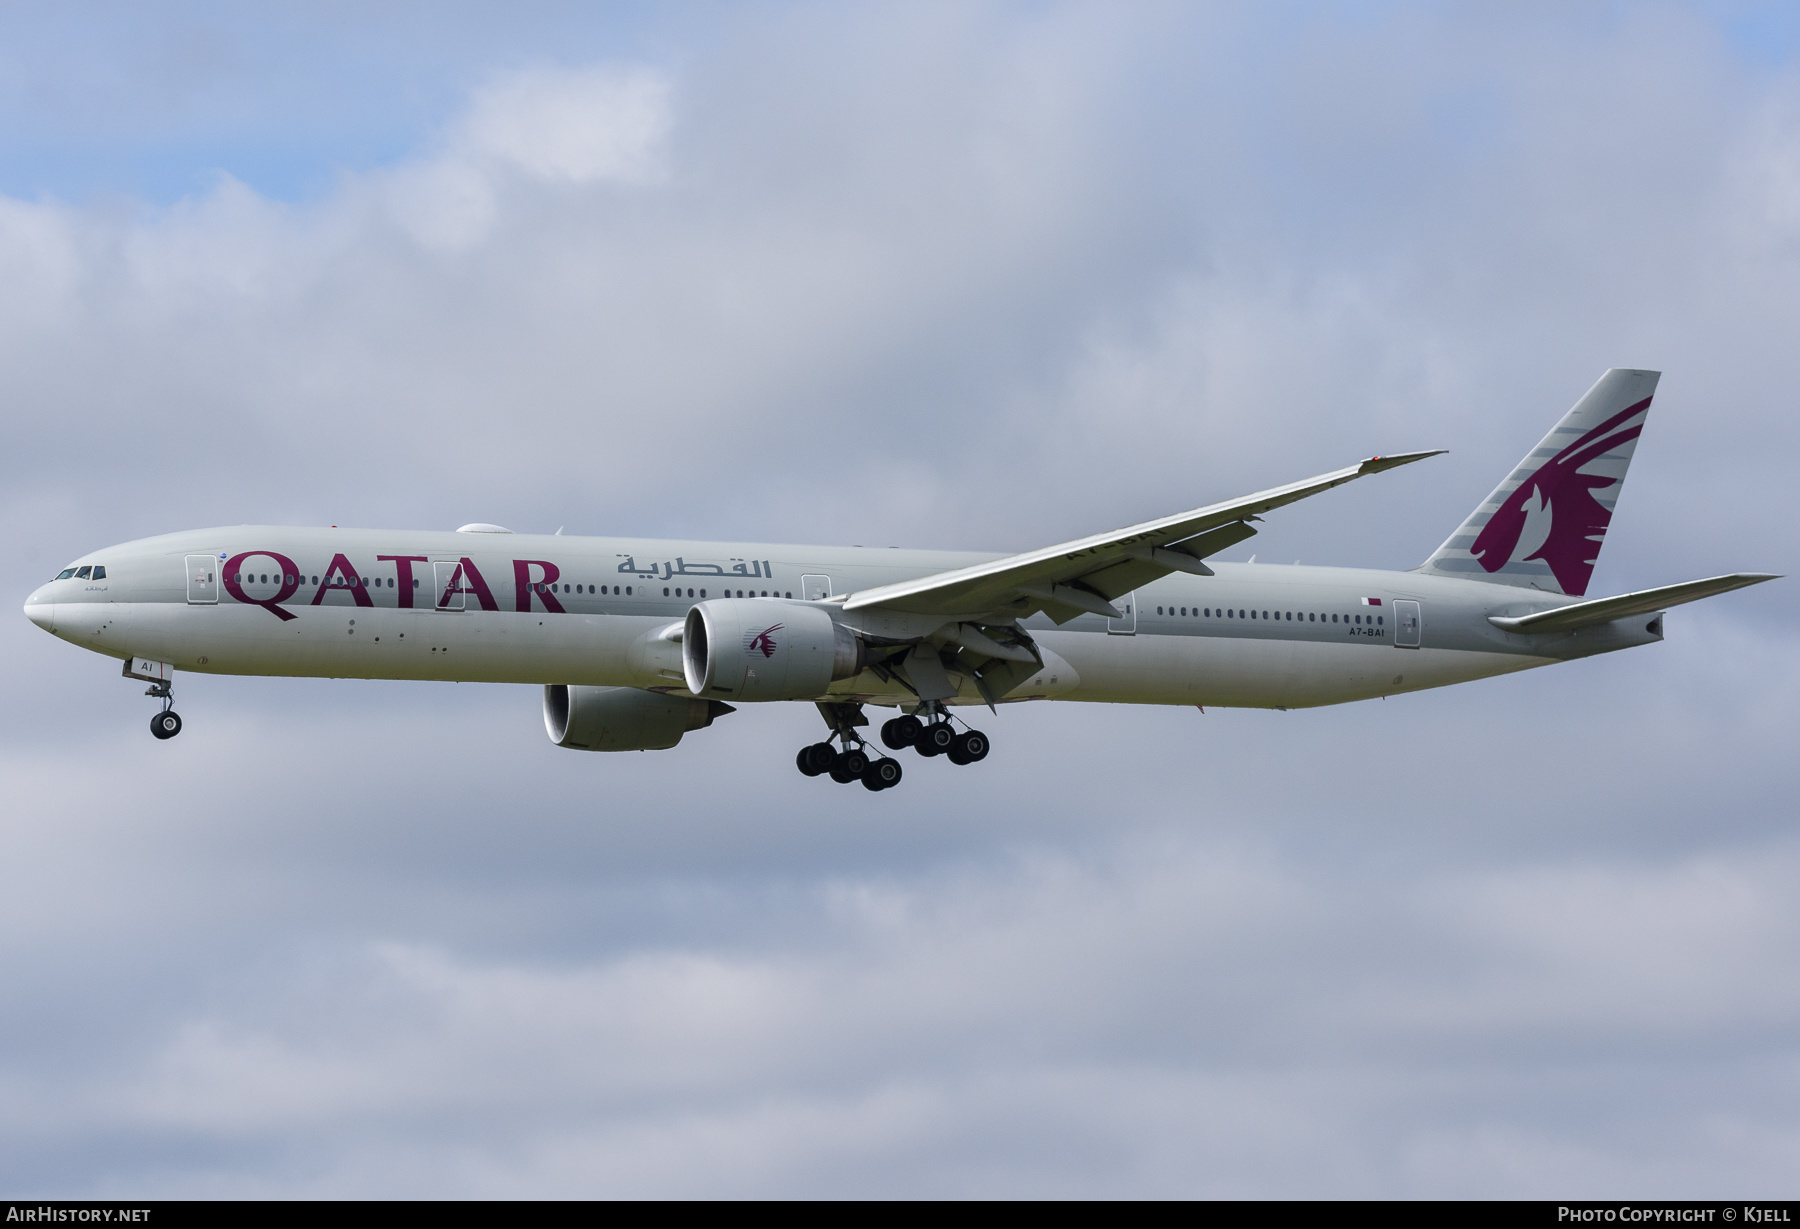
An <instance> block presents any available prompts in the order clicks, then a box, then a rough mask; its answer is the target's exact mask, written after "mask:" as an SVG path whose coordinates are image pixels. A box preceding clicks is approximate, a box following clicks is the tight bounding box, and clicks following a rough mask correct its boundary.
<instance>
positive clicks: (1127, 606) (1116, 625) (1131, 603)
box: [1106, 590, 1137, 636]
mask: <svg viewBox="0 0 1800 1229" xmlns="http://www.w3.org/2000/svg"><path fill="white" fill-rule="evenodd" d="M1112 604H1113V605H1114V606H1116V607H1118V608H1119V609H1120V610H1122V611H1124V612H1125V614H1124V616H1123V617H1122V618H1117V619H1108V620H1107V621H1106V631H1107V634H1109V635H1113V636H1135V635H1137V592H1136V591H1135V590H1133V591H1132V592H1130V593H1124V594H1120V595H1119V596H1118V597H1115V598H1114V599H1113V600H1112Z"/></svg>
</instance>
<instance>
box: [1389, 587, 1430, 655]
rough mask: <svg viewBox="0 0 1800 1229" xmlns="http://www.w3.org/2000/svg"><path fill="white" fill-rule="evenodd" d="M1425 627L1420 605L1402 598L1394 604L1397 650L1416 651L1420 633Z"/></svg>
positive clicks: (1395, 645)
mask: <svg viewBox="0 0 1800 1229" xmlns="http://www.w3.org/2000/svg"><path fill="white" fill-rule="evenodd" d="M1423 627H1424V618H1423V616H1422V615H1421V614H1420V613H1419V604H1418V603H1417V602H1409V601H1407V600H1406V599H1405V598H1401V599H1399V600H1397V601H1396V602H1395V603H1394V647H1395V648H1397V649H1416V648H1418V647H1419V633H1420V631H1421V630H1422V629H1423Z"/></svg>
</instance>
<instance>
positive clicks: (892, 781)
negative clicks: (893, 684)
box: [794, 704, 902, 793]
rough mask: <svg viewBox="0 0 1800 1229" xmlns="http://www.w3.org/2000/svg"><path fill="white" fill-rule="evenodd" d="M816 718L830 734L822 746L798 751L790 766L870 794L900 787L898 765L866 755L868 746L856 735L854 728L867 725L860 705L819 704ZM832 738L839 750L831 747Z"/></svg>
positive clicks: (818, 744) (887, 759) (894, 760)
mask: <svg viewBox="0 0 1800 1229" xmlns="http://www.w3.org/2000/svg"><path fill="white" fill-rule="evenodd" d="M819 715H820V716H821V717H823V718H825V724H826V725H828V726H830V727H831V733H830V735H828V736H827V737H826V739H825V741H824V742H822V743H814V744H813V745H812V746H810V747H802V748H800V754H799V755H797V756H795V757H794V763H795V765H796V766H797V767H798V768H799V769H800V771H801V772H803V773H805V774H806V775H807V776H809V777H819V776H827V775H828V776H830V777H831V779H832V780H833V781H836V782H837V783H838V784H839V785H848V784H850V783H851V782H852V781H861V782H862V783H863V788H864V789H866V790H868V791H869V792H870V793H877V792H879V791H881V790H884V789H892V788H893V787H894V786H896V785H898V784H900V777H901V776H902V773H901V770H900V761H899V760H897V759H894V758H893V757H892V756H888V755H884V756H881V757H880V758H879V759H878V758H876V757H874V756H872V755H870V754H869V744H868V743H867V742H866V741H865V740H864V739H863V736H862V735H861V734H858V733H857V732H856V727H857V726H859V725H868V724H869V719H868V718H867V717H865V716H863V711H862V705H860V704H821V705H819ZM833 738H835V739H837V740H838V742H839V744H840V746H838V747H834V746H832V745H831V740H832V739H833Z"/></svg>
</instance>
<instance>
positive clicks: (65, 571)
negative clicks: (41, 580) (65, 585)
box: [56, 568, 75, 580]
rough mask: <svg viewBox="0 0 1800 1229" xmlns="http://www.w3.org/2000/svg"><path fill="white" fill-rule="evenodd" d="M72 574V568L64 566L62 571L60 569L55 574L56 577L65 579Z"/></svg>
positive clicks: (73, 570)
mask: <svg viewBox="0 0 1800 1229" xmlns="http://www.w3.org/2000/svg"><path fill="white" fill-rule="evenodd" d="M73 575H75V569H74V568H64V569H63V570H62V571H60V572H58V573H57V574H56V579H58V580H67V579H69V577H71V576H73Z"/></svg>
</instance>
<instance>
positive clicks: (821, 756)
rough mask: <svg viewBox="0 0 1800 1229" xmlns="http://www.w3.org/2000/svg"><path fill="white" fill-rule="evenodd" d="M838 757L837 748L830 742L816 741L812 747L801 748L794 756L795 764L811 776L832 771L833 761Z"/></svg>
mask: <svg viewBox="0 0 1800 1229" xmlns="http://www.w3.org/2000/svg"><path fill="white" fill-rule="evenodd" d="M835 759H837V748H836V747H833V746H832V745H831V744H830V743H814V744H813V745H812V746H810V747H802V748H800V754H799V755H796V756H795V757H794V764H795V766H796V767H798V768H799V769H800V771H801V772H803V773H805V774H806V775H807V776H809V777H816V776H818V775H819V774H820V773H825V772H830V771H831V764H832V761H833V760H835Z"/></svg>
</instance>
